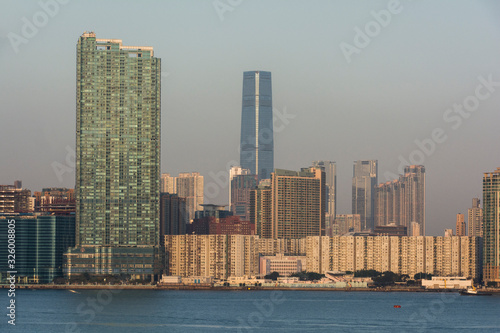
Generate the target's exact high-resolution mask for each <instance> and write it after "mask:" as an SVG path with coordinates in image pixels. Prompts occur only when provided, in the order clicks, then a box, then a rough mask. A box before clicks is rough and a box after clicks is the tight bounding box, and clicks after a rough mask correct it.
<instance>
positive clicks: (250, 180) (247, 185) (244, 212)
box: [229, 167, 257, 221]
mask: <svg viewBox="0 0 500 333" xmlns="http://www.w3.org/2000/svg"><path fill="white" fill-rule="evenodd" d="M230 179H231V181H230V186H229V200H230V201H229V202H230V203H231V208H230V209H231V211H232V212H233V215H237V216H239V217H240V218H241V219H242V220H244V221H249V220H250V196H251V191H252V190H254V189H255V187H257V176H256V175H251V174H250V170H248V169H241V168H239V169H237V167H233V168H231V170H230Z"/></svg>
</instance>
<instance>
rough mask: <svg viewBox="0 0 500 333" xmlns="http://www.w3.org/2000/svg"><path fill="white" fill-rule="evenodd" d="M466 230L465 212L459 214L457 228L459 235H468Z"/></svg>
mask: <svg viewBox="0 0 500 333" xmlns="http://www.w3.org/2000/svg"><path fill="white" fill-rule="evenodd" d="M466 230H467V229H466V228H465V216H464V214H457V226H456V228H455V231H456V234H457V236H467V231H466Z"/></svg>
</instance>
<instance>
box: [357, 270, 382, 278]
mask: <svg viewBox="0 0 500 333" xmlns="http://www.w3.org/2000/svg"><path fill="white" fill-rule="evenodd" d="M380 274H381V273H380V272H379V271H376V270H374V269H368V270H366V269H363V270H360V271H356V272H354V277H371V278H373V277H377V276H380Z"/></svg>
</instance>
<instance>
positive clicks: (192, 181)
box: [175, 172, 204, 221]
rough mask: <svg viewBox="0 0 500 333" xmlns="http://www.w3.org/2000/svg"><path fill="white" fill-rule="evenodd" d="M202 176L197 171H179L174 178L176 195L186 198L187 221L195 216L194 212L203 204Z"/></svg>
mask: <svg viewBox="0 0 500 333" xmlns="http://www.w3.org/2000/svg"><path fill="white" fill-rule="evenodd" d="M203 186H204V182H203V176H202V175H200V173H199V172H191V173H190V172H181V173H179V176H177V178H176V179H175V190H176V192H175V193H177V195H178V196H179V197H182V198H186V205H187V211H188V216H189V221H192V220H193V219H194V217H195V212H196V211H197V210H201V209H202V205H203Z"/></svg>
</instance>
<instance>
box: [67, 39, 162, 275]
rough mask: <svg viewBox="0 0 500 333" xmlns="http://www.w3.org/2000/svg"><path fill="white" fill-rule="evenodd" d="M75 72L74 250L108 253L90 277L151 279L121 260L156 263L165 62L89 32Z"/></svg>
mask: <svg viewBox="0 0 500 333" xmlns="http://www.w3.org/2000/svg"><path fill="white" fill-rule="evenodd" d="M76 68H77V80H76V85H77V93H76V96H77V98H76V100H77V103H76V188H75V193H76V228H77V234H76V243H77V247H82V249H79V250H80V251H81V252H82V253H83V252H85V251H88V250H89V251H92V252H94V253H98V252H99V251H103V253H109V256H110V258H109V260H108V259H107V260H104V259H103V262H106V264H105V265H102V266H101V265H99V269H98V268H97V267H96V266H94V267H95V269H93V268H92V266H90V269H88V271H89V272H91V273H92V272H95V273H100V274H108V273H119V272H126V273H131V272H132V273H133V274H136V275H141V276H145V275H146V274H152V269H151V268H150V267H152V265H151V266H147V265H146V266H141V267H144V268H141V269H137V268H136V266H135V263H134V262H133V260H131V261H130V265H129V264H127V265H125V264H120V263H118V261H119V260H121V258H123V256H124V254H126V253H128V252H129V251H131V252H130V253H132V256H139V257H141V258H143V259H144V258H145V257H146V256H149V257H150V259H153V258H152V253H153V252H154V250H153V249H154V247H155V246H157V245H158V244H159V196H160V84H161V82H160V80H161V75H160V73H161V69H160V59H158V58H155V57H154V54H153V48H152V47H148V46H123V45H122V41H121V40H119V39H97V38H96V34H95V33H93V32H85V33H84V34H83V35H82V36H81V37H80V38H79V40H78V45H77V66H76ZM85 247H104V248H106V249H95V251H94V250H92V249H85ZM108 249H109V251H108ZM143 250H144V251H145V253H144V255H143V254H141V253H139V252H141V251H143ZM146 252H147V254H146ZM76 253H78V250H77V251H70V253H69V254H68V255H69V257H75V254H76ZM115 253H116V256H115ZM76 257H78V256H76ZM73 264H77V263H76V262H75V261H72V262H71V263H70V264H69V266H68V272H69V274H71V273H72V272H71V269H72V268H73V267H76V266H72V265H73ZM77 265H78V264H77ZM137 267H139V266H137ZM97 270H98V271H97Z"/></svg>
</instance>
